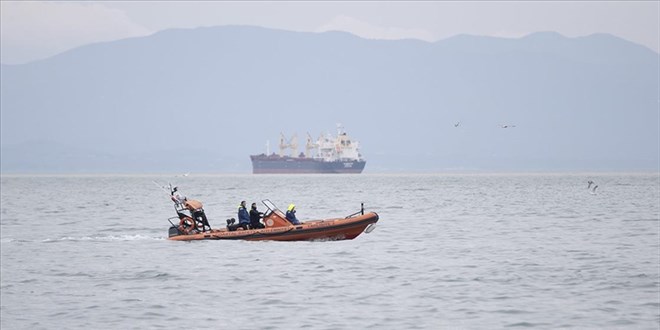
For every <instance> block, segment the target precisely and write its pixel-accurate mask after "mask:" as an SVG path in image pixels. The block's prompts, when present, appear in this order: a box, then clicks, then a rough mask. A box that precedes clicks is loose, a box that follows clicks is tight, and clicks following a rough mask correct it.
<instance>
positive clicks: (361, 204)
mask: <svg viewBox="0 0 660 330" xmlns="http://www.w3.org/2000/svg"><path fill="white" fill-rule="evenodd" d="M357 215H364V203H360V211H358V212H355V213H353V214H351V215H348V216H347V217H346V218H344V219H348V218H352V217H354V216H357Z"/></svg>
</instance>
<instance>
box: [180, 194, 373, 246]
mask: <svg viewBox="0 0 660 330" xmlns="http://www.w3.org/2000/svg"><path fill="white" fill-rule="evenodd" d="M195 202H196V201H195ZM262 202H263V203H264V205H266V208H267V211H266V212H265V213H264V215H263V219H262V220H263V225H264V227H265V228H260V229H247V230H244V229H242V228H241V229H238V230H234V231H230V230H229V229H228V228H222V229H206V228H205V224H204V222H205V221H206V224H207V225H208V221H207V220H206V217H205V216H204V217H203V218H201V217H198V216H195V215H196V214H200V213H199V210H201V207H202V205H201V203H199V202H196V203H199V204H195V203H193V204H195V206H196V207H197V208H196V212H192V210H191V212H190V213H191V215H187V214H186V213H185V212H183V211H184V209H177V215H178V216H177V217H172V218H170V219H168V221H169V222H170V224H171V225H172V226H171V227H170V229H169V239H171V240H176V241H194V240H209V239H211V240H213V239H215V240H223V239H242V240H251V241H259V240H275V241H305V240H344V239H353V238H355V237H357V236H358V235H360V234H361V233H363V232H366V233H370V232H371V231H372V230H373V229H374V228H375V225H376V222H378V214H376V213H375V212H367V213H365V212H364V205H362V207H361V209H360V211H359V212H357V213H354V214H351V215H349V216H347V217H345V218H333V219H325V220H311V221H305V222H303V223H300V224H298V225H294V224H292V223H291V222H289V221H288V220H287V219H286V216H285V215H284V213H283V212H282V211H281V210H280V209H278V208H277V207H276V206H275V205H274V204H273V203H272V202H271V201H270V200H264V201H262ZM202 212H203V210H202ZM172 220H176V221H178V224H176V223H174V222H172ZM228 227H229V226H228ZM209 228H210V227H209Z"/></svg>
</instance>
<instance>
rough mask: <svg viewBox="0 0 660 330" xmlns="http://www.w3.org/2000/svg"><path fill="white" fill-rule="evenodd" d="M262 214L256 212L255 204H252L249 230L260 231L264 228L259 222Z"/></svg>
mask: <svg viewBox="0 0 660 330" xmlns="http://www.w3.org/2000/svg"><path fill="white" fill-rule="evenodd" d="M263 215H264V214H263V213H261V212H259V211H257V203H252V207H251V208H250V228H251V229H260V228H264V225H263V224H262V223H261V222H260V221H259V220H260V219H261V217H262V216H263Z"/></svg>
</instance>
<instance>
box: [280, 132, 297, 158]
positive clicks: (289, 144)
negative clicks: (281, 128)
mask: <svg viewBox="0 0 660 330" xmlns="http://www.w3.org/2000/svg"><path fill="white" fill-rule="evenodd" d="M287 148H288V149H289V150H290V151H289V156H291V157H293V155H294V154H295V153H296V152H298V136H297V135H296V134H293V136H292V137H291V138H290V139H288V140H287V139H286V137H284V133H280V156H284V150H286V149H287Z"/></svg>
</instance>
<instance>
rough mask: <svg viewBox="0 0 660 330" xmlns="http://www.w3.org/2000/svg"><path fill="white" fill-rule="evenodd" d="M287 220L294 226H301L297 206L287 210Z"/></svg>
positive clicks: (290, 206) (291, 206)
mask: <svg viewBox="0 0 660 330" xmlns="http://www.w3.org/2000/svg"><path fill="white" fill-rule="evenodd" d="M286 219H287V220H289V222H291V223H292V224H294V225H299V224H300V221H298V219H297V218H296V206H295V205H293V204H291V205H289V208H288V209H287V210H286Z"/></svg>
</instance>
